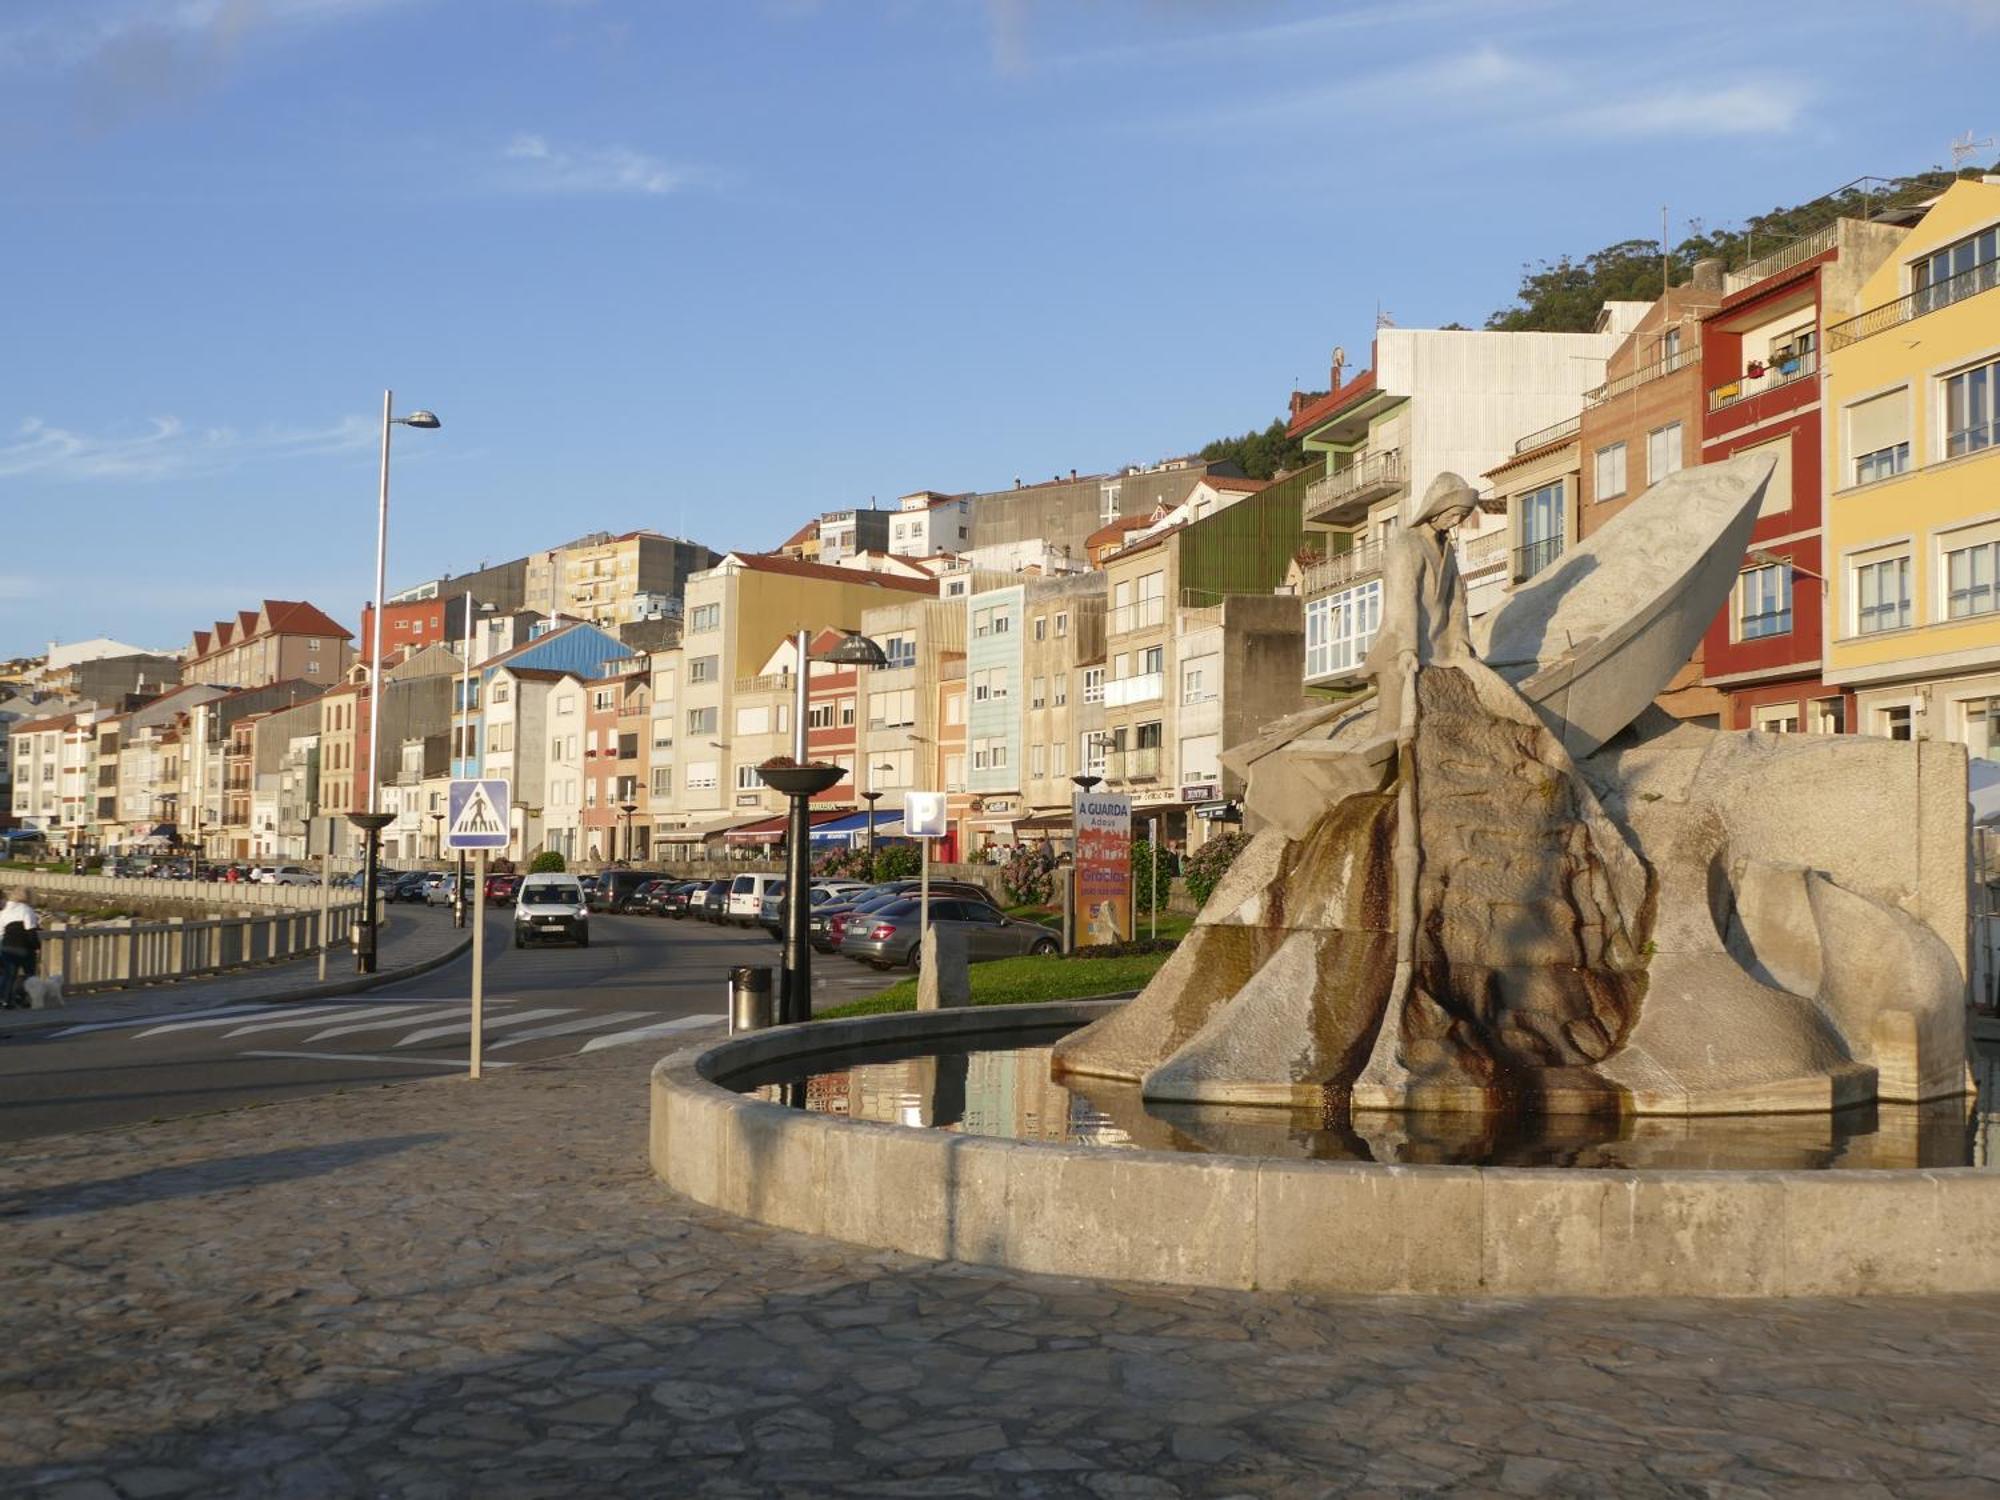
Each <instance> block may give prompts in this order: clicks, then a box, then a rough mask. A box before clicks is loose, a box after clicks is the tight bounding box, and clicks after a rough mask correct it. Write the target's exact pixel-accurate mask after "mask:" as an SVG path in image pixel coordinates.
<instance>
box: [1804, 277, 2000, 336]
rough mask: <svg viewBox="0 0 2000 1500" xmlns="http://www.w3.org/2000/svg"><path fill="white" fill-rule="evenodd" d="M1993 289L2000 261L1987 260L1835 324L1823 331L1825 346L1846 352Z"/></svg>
mask: <svg viewBox="0 0 2000 1500" xmlns="http://www.w3.org/2000/svg"><path fill="white" fill-rule="evenodd" d="M1995 287H2000V260H1989V261H1987V262H1986V264H1985V265H1983V266H1974V267H1973V268H1972V269H1971V270H1970V271H1961V272H1959V274H1958V275H1956V276H1948V277H1946V278H1945V279H1944V280H1943V281H1934V282H1932V283H1931V284H1930V285H1929V286H1927V287H1920V288H1918V289H1917V290H1916V291H1914V292H1911V293H1910V294H1909V295H1908V296H1907V297H1898V298H1897V299H1896V300H1895V301H1894V302H1885V303H1883V304H1882V305H1881V306H1880V307H1871V308H1869V309H1868V311H1866V312H1865V313H1862V314H1860V315H1859V316H1858V317H1853V318H1849V319H1848V320H1847V321H1846V322H1845V323H1835V324H1834V325H1833V326H1832V327H1831V328H1829V329H1827V331H1826V339H1827V347H1828V348H1829V349H1845V348H1847V347H1848V346H1849V345H1850V344H1858V343H1860V342H1861V341H1862V340H1863V339H1865V338H1872V337H1873V336H1874V335H1876V334H1878V333H1886V332H1887V331H1888V330H1889V329H1891V328H1899V327H1901V326H1902V325H1903V324H1905V323H1908V322H1909V321H1911V320H1912V319H1914V318H1921V317H1922V316H1923V315H1924V314H1925V313H1932V312H1936V311H1938V310H1939V309H1940V308H1945V307H1950V306H1952V305H1953V304H1954V303H1958V302H1963V301H1964V300H1965V299H1966V298H1968V297H1976V296H1978V295H1979V294H1980V293H1981V292H1990V291H1992V290H1993V289H1994V288H1995Z"/></svg>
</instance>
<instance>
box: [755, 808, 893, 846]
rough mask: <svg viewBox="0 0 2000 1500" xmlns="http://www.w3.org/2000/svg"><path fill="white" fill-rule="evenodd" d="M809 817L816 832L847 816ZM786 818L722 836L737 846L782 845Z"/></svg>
mask: <svg viewBox="0 0 2000 1500" xmlns="http://www.w3.org/2000/svg"><path fill="white" fill-rule="evenodd" d="M809 816H810V822H809V823H808V825H807V826H808V828H809V829H811V830H817V829H819V828H821V827H823V826H824V825H826V824H827V823H830V822H832V821H833V820H834V819H836V818H844V817H846V816H847V814H846V813H841V812H816V813H812V814H810V815H809ZM787 817H788V814H785V813H780V814H778V816H777V817H775V818H759V819H758V820H757V821H756V822H754V823H750V824H746V825H745V826H744V827H741V828H732V829H730V830H729V831H728V832H727V833H725V834H723V835H722V836H723V838H725V839H728V840H729V841H731V842H733V843H739V844H782V843H783V842H784V841H785V822H786V819H787ZM875 826H876V829H877V830H878V831H879V830H880V828H881V826H882V825H881V824H880V823H877V824H876V825H875ZM814 836H816V835H814Z"/></svg>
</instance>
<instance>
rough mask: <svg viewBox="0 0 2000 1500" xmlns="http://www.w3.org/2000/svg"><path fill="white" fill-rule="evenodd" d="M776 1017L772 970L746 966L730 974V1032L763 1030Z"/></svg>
mask: <svg viewBox="0 0 2000 1500" xmlns="http://www.w3.org/2000/svg"><path fill="white" fill-rule="evenodd" d="M773 1019H774V1017H773V1014H772V1004H771V971H770V970H769V969H763V968H757V967H755V966H754V965H751V964H744V965H742V966H741V967H739V968H735V969H731V970H730V971H729V1032H730V1035H732V1036H734V1035H735V1034H736V1033H737V1032H739V1031H762V1030H763V1029H764V1028H765V1027H767V1026H769V1025H771V1023H772V1021H773Z"/></svg>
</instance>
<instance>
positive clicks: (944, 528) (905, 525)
mask: <svg viewBox="0 0 2000 1500" xmlns="http://www.w3.org/2000/svg"><path fill="white" fill-rule="evenodd" d="M971 545H972V497H971V496H970V495H941V494H939V493H938V492H937V491H936V490H917V491H915V492H913V493H911V494H908V495H903V496H901V497H899V498H898V499H897V501H896V509H895V512H894V513H893V514H892V515H891V516H890V518H889V543H888V550H889V551H891V552H893V553H895V554H896V555H897V556H898V557H934V556H936V555H937V554H939V553H944V552H954V553H955V552H963V551H965V550H966V549H967V548H968V547H970V546H971Z"/></svg>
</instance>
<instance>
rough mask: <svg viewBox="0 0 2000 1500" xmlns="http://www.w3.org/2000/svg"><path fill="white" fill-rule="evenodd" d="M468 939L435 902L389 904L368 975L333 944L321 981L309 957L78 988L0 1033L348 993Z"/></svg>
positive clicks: (0, 1018)
mask: <svg viewBox="0 0 2000 1500" xmlns="http://www.w3.org/2000/svg"><path fill="white" fill-rule="evenodd" d="M489 941H490V938H489ZM471 946H472V931H471V929H470V928H466V929H464V930H460V929H458V928H455V927H453V926H452V925H451V914H450V913H449V912H447V911H445V910H444V909H442V908H439V909H437V910H432V909H431V908H429V907H422V908H417V909H414V910H397V909H393V908H392V909H391V910H390V911H389V912H388V913H387V914H386V915H385V917H384V920H383V924H382V932H381V935H380V937H379V938H378V939H377V943H376V949H375V965H376V973H375V974H374V976H373V977H372V978H363V977H362V976H360V975H357V974H356V973H355V972H354V949H353V947H352V946H351V945H348V944H341V945H339V946H337V947H334V948H331V949H329V950H328V951H327V955H326V982H325V983H324V984H321V982H320V979H319V959H318V958H317V957H313V958H303V959H290V960H287V961H286V962H284V963H279V964H259V965H257V966H256V967H254V968H248V969H238V970H234V971H232V972H230V973H227V974H217V975H214V976H211V977H209V978H205V979H189V980H184V981H182V982H180V983H176V984H154V985H141V986H137V987H135V988H133V989H126V990H108V991H104V992H102V993H96V994H90V995H79V996H77V997H76V998H75V999H73V1000H69V1001H66V1002H65V1003H64V1004H62V1005H59V1006H50V1007H49V1008H48V1009H46V1010H7V1011H0V1038H4V1037H6V1036H7V1035H8V1034H9V1033H12V1032H23V1031H36V1030H43V1029H47V1028H51V1027H53V1028H58V1029H59V1028H61V1027H64V1026H83V1025H88V1024H90V1023H92V1022H97V1021H144V1020H151V1019H152V1018H154V1017H156V1016H157V1017H160V1018H162V1019H172V1018H173V1017H174V1016H177V1015H185V1014H187V1013H189V1012H191V1011H198V1010H211V1009H216V1008H219V1007H221V1006H225V1005H254V1004H270V1003H273V1002H280V1001H289V1000H299V1001H306V1000H316V999H322V998H327V997H331V996H335V995H351V994H356V993H359V992H360V991H362V990H367V989H377V988H380V987H381V986H382V985H385V984H394V983H395V982H396V981H397V980H399V979H407V978H410V977H411V976H413V975H416V974H421V973H423V972H424V971H425V970H427V969H432V968H435V967H437V966H438V965H439V964H440V963H444V962H447V961H449V960H450V959H452V958H455V957H457V956H458V955H459V954H460V953H461V952H464V951H465V950H466V949H468V948H470V947H471Z"/></svg>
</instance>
